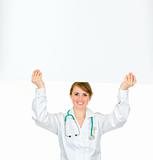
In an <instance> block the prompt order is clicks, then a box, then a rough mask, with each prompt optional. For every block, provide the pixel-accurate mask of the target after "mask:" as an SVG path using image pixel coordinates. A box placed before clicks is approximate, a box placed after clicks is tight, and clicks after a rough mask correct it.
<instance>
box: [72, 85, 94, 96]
mask: <svg viewBox="0 0 153 160" xmlns="http://www.w3.org/2000/svg"><path fill="white" fill-rule="evenodd" d="M75 86H77V87H79V88H81V89H82V90H83V91H85V92H87V93H88V94H89V96H90V98H91V96H92V95H93V92H92V89H91V86H90V84H89V83H88V82H74V83H73V84H72V86H71V88H70V95H72V91H73V88H74V87H75Z"/></svg>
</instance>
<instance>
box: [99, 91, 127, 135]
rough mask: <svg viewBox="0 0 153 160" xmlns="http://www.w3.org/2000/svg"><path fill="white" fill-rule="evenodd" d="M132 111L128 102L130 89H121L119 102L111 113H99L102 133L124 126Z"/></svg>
mask: <svg viewBox="0 0 153 160" xmlns="http://www.w3.org/2000/svg"><path fill="white" fill-rule="evenodd" d="M129 111H130V106H129V102H128V90H119V94H118V103H117V104H116V106H115V108H114V110H113V112H112V113H110V114H106V115H102V114H99V125H100V131H101V134H104V133H106V132H108V131H111V130H113V129H116V128H119V127H122V126H123V125H124V124H125V122H126V121H127V118H128V115H129Z"/></svg>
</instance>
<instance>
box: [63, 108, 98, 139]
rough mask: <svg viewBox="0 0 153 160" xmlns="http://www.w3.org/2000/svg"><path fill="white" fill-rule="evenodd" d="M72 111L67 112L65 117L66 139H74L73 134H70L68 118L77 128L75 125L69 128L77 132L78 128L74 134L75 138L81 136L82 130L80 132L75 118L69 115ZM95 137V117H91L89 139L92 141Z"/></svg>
mask: <svg viewBox="0 0 153 160" xmlns="http://www.w3.org/2000/svg"><path fill="white" fill-rule="evenodd" d="M69 112H70V110H68V111H67V114H66V116H65V117H64V125H65V136H66V137H69V138H71V137H72V134H70V133H68V131H67V130H68V125H67V121H68V118H71V119H72V120H73V122H74V124H75V126H74V125H73V127H72V126H69V128H70V129H71V130H72V129H73V130H75V129H74V128H76V132H74V136H79V135H80V130H79V127H78V124H77V122H76V120H75V118H74V116H73V115H72V114H70V113H69ZM94 138H95V136H94V133H93V117H90V135H89V139H90V140H92V139H94Z"/></svg>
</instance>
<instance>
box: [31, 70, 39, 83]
mask: <svg viewBox="0 0 153 160" xmlns="http://www.w3.org/2000/svg"><path fill="white" fill-rule="evenodd" d="M39 73H40V70H38V69H37V70H35V71H34V72H33V75H32V81H34V82H35V81H37V79H38V75H39Z"/></svg>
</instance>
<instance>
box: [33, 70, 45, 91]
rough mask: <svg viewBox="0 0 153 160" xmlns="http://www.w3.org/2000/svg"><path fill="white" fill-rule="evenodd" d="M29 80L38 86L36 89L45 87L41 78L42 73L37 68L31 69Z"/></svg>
mask: <svg viewBox="0 0 153 160" xmlns="http://www.w3.org/2000/svg"><path fill="white" fill-rule="evenodd" d="M31 81H32V83H33V84H35V85H36V86H37V87H38V89H40V88H45V84H44V82H43V80H42V73H41V72H40V70H39V69H37V70H34V71H33V73H32V80H31Z"/></svg>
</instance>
